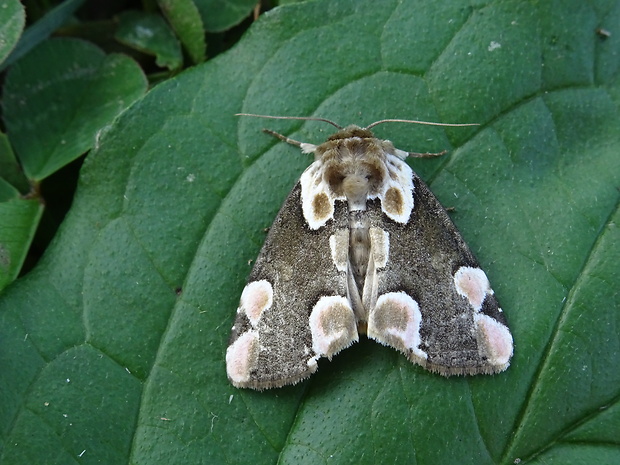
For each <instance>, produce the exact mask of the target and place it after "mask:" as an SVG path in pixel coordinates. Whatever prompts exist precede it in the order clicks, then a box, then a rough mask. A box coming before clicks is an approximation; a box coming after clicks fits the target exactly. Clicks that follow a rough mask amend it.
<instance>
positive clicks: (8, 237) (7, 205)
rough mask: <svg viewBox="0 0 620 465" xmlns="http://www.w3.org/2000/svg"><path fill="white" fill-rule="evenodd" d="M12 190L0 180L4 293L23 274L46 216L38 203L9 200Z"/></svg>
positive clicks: (0, 274) (1, 284)
mask: <svg viewBox="0 0 620 465" xmlns="http://www.w3.org/2000/svg"><path fill="white" fill-rule="evenodd" d="M10 190H11V187H10V186H9V185H8V184H6V183H5V181H4V180H2V179H1V178H0V218H2V221H0V292H1V291H2V289H4V288H5V287H6V286H7V285H8V284H9V283H11V282H12V281H13V280H14V279H15V278H16V277H17V275H18V274H19V271H20V270H21V267H22V264H23V263H24V259H25V258H26V254H27V252H28V249H29V248H30V243H31V242H32V238H33V236H34V232H35V231H36V229H37V225H38V224H39V220H40V219H41V214H42V213H43V205H42V204H41V202H39V201H38V200H37V199H21V198H19V197H17V195H15V197H14V198H12V199H7V198H6V197H7V194H8V193H9V192H10ZM15 194H16V192H15Z"/></svg>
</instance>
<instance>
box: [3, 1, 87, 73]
mask: <svg viewBox="0 0 620 465" xmlns="http://www.w3.org/2000/svg"><path fill="white" fill-rule="evenodd" d="M84 1H85V0H65V1H64V2H62V3H61V4H60V5H58V6H56V7H55V8H53V9H51V10H50V11H49V13H47V14H46V15H45V17H43V18H41V19H40V20H39V21H37V22H36V23H35V24H33V25H32V26H30V27H28V29H26V31H25V32H24V34H23V35H22V36H21V38H20V40H19V43H18V44H17V46H16V47H15V49H14V50H13V53H11V55H10V56H9V57H8V58H7V60H6V61H5V62H4V63H2V66H0V71H2V70H4V68H6V67H7V66H9V65H12V64H13V63H14V62H16V61H17V60H19V59H20V58H21V57H23V56H24V55H26V54H27V53H28V52H29V51H30V50H32V49H33V48H35V47H36V46H37V45H39V44H40V43H41V42H43V41H44V40H46V39H47V38H48V37H49V36H50V35H51V34H52V33H53V32H54V31H55V30H56V29H58V28H59V27H60V26H62V25H63V24H65V23H66V22H67V20H68V19H69V18H71V16H73V13H75V10H77V9H78V8H79V7H81V6H82V4H83V3H84Z"/></svg>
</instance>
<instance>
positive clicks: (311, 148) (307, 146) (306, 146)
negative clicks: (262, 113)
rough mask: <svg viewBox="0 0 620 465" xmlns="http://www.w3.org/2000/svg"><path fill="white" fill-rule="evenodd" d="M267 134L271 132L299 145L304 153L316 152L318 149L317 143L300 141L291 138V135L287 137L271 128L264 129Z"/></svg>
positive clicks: (283, 139) (274, 135) (289, 142)
mask: <svg viewBox="0 0 620 465" xmlns="http://www.w3.org/2000/svg"><path fill="white" fill-rule="evenodd" d="M263 132H264V133H265V134H269V135H270V136H273V137H277V138H278V139H280V140H281V141H283V142H286V143H287V144H291V145H294V146H295V147H299V148H300V149H301V151H302V152H303V153H314V151H315V150H316V145H314V144H308V143H306V142H299V141H298V140H295V139H291V138H290V137H286V136H285V135H282V134H280V133H279V132H275V131H272V130H271V129H263Z"/></svg>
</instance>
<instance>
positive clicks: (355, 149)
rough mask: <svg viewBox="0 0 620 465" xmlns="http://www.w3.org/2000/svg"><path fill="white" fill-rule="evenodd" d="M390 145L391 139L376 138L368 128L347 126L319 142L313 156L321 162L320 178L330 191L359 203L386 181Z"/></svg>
mask: <svg viewBox="0 0 620 465" xmlns="http://www.w3.org/2000/svg"><path fill="white" fill-rule="evenodd" d="M390 148H392V149H393V147H392V144H391V143H390V142H388V141H382V140H379V139H377V138H375V137H374V135H373V134H372V132H371V131H370V130H368V129H364V128H360V127H359V126H347V127H346V128H344V129H341V130H340V131H338V132H336V133H335V134H333V135H332V136H330V137H329V138H328V139H327V141H326V142H324V143H323V144H321V145H319V146H318V147H317V148H316V151H315V157H316V159H317V160H321V162H322V163H323V166H324V169H323V180H324V181H325V182H327V184H328V185H329V187H330V189H331V190H332V192H334V193H335V194H336V195H338V196H344V197H346V198H347V199H349V201H353V202H355V200H359V201H360V202H362V201H365V199H366V198H367V197H368V196H369V195H376V194H378V193H379V190H380V188H381V186H382V185H383V184H384V183H385V177H386V176H387V169H386V166H385V162H386V160H385V155H386V151H389V150H390Z"/></svg>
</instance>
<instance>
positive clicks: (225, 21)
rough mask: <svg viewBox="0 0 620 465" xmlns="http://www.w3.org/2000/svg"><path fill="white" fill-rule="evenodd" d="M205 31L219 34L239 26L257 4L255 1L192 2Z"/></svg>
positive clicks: (199, 0) (201, 0)
mask: <svg viewBox="0 0 620 465" xmlns="http://www.w3.org/2000/svg"><path fill="white" fill-rule="evenodd" d="M194 3H195V4H196V7H197V8H198V11H200V15H201V16H202V21H203V22H204V25H205V30H207V31H209V32H221V31H225V30H226V29H229V28H231V27H232V26H235V25H236V24H239V23H240V22H241V21H243V20H244V19H245V18H247V17H248V15H249V14H250V12H251V11H252V8H254V6H255V5H256V4H257V3H258V2H257V1H256V0H227V1H226V2H221V1H218V0H194Z"/></svg>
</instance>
